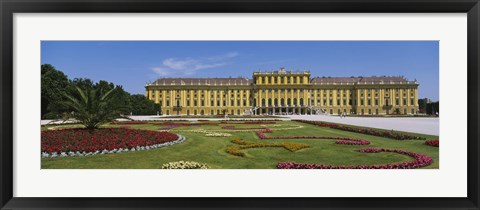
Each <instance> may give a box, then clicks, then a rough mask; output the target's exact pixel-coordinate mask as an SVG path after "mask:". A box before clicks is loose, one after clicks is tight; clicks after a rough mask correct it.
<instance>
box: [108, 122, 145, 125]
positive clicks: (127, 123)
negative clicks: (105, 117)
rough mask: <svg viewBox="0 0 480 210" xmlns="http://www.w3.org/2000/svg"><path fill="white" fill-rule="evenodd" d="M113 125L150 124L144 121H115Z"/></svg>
mask: <svg viewBox="0 0 480 210" xmlns="http://www.w3.org/2000/svg"><path fill="white" fill-rule="evenodd" d="M111 124H113V125H142V124H148V123H147V122H143V121H113V122H112V123H111Z"/></svg>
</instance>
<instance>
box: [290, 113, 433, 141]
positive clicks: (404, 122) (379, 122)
mask: <svg viewBox="0 0 480 210" xmlns="http://www.w3.org/2000/svg"><path fill="white" fill-rule="evenodd" d="M289 117H290V118H291V119H303V120H315V121H325V122H333V123H342V124H348V125H356V126H365V127H372V128H381V129H388V130H392V129H393V130H398V131H406V132H413V133H422V134H429V135H437V136H438V135H439V132H440V131H439V130H440V124H439V122H440V119H439V118H427V117H425V118H423V117H346V118H340V117H339V116H329V115H290V116H289Z"/></svg>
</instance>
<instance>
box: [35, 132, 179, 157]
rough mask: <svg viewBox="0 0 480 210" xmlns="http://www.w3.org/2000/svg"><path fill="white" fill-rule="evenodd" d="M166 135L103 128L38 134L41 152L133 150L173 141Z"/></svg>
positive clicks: (163, 133) (168, 134)
mask: <svg viewBox="0 0 480 210" xmlns="http://www.w3.org/2000/svg"><path fill="white" fill-rule="evenodd" d="M177 139H178V136H177V135H176V134H173V133H168V132H156V131H149V130H136V129H124V128H105V129H97V130H87V129H64V130H46V131H42V136H41V143H42V146H41V147H42V152H47V153H52V152H57V153H61V152H77V151H80V152H95V151H102V150H113V149H118V148H125V149H130V148H137V147H142V146H151V145H155V144H161V143H166V142H171V141H175V140H177Z"/></svg>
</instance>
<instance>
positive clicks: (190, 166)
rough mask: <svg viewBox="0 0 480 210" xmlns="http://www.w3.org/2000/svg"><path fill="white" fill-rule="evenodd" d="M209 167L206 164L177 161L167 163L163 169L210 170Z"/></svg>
mask: <svg viewBox="0 0 480 210" xmlns="http://www.w3.org/2000/svg"><path fill="white" fill-rule="evenodd" d="M208 168H209V167H208V165H207V164H205V163H197V162H193V161H183V160H181V161H177V162H170V163H165V164H163V165H162V169H208Z"/></svg>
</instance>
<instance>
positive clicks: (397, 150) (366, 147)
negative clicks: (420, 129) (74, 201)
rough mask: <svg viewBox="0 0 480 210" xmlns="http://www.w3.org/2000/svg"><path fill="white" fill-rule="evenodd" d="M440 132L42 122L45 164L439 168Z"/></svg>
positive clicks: (291, 124) (287, 124)
mask: <svg viewBox="0 0 480 210" xmlns="http://www.w3.org/2000/svg"><path fill="white" fill-rule="evenodd" d="M181 137H185V138H184V139H182V138H181ZM438 139H439V137H438V136H431V135H421V134H413V133H405V132H396V131H395V132H392V131H386V130H379V129H370V128H361V127H355V126H346V125H338V124H329V123H318V122H315V123H312V122H295V121H276V120H273V119H272V120H271V121H261V122H254V121H253V119H252V121H238V122H237V121H196V122H189V121H169V122H158V121H151V122H142V121H140V122H116V123H110V124H105V125H102V126H100V128H99V129H96V130H94V131H88V130H86V129H82V125H79V124H71V125H48V126H44V127H42V151H41V152H42V157H43V158H42V168H43V169H56V168H57V169H60V168H78V169H82V168H85V169H87V168H115V169H124V168H125V169H126V168H148V169H161V168H165V169H167V168H202V169H204V168H209V169H222V168H223V169H276V168H282V169H297V168H318V169H337V168H338V169H349V168H356V169H382V168H385V169H404V168H408V169H409V168H425V169H435V168H439V147H438V146H439V144H438V141H435V140H438ZM429 140H430V141H429ZM432 140H433V141H432ZM46 154H48V155H46ZM52 154H55V155H54V156H53V157H52Z"/></svg>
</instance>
